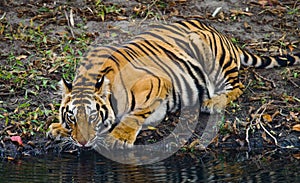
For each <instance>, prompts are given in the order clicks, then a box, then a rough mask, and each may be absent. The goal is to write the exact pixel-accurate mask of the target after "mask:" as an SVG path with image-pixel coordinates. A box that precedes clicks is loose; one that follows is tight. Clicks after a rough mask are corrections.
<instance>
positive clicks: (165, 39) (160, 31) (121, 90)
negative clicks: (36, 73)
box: [49, 20, 300, 147]
mask: <svg viewBox="0 0 300 183" xmlns="http://www.w3.org/2000/svg"><path fill="white" fill-rule="evenodd" d="M299 63H300V53H296V54H294V55H282V56H279V55H278V56H269V57H268V56H258V55H256V54H252V53H250V52H247V51H245V50H242V49H240V48H239V47H238V46H236V45H235V44H233V43H232V42H231V41H230V39H228V38H227V37H226V36H225V35H223V34H222V33H220V32H218V31H217V30H216V29H215V28H213V27H211V26H209V25H207V24H205V23H203V22H201V21H200V20H185V21H179V22H176V23H172V24H162V25H157V26H154V27H153V28H152V29H150V30H148V31H145V32H144V33H141V34H139V35H137V36H136V37H135V38H133V39H132V40H131V41H129V42H127V43H125V44H123V45H120V46H105V47H93V48H92V49H91V50H90V51H89V52H88V53H86V55H85V56H84V57H83V59H82V60H81V63H80V65H79V67H78V69H77V72H76V75H75V79H74V81H73V82H72V83H71V82H68V81H66V80H64V79H62V81H61V86H62V101H61V106H60V109H59V123H52V124H51V125H50V127H49V134H51V135H52V136H53V137H60V136H62V137H68V138H69V137H70V138H69V139H71V141H72V143H73V144H75V145H76V146H79V147H93V146H94V145H95V142H96V140H97V138H98V136H99V135H101V134H102V133H104V132H107V133H108V135H107V136H106V138H105V139H106V142H107V143H108V144H109V145H112V146H114V145H116V146H128V147H131V146H133V144H134V142H135V140H136V137H137V135H138V133H139V131H140V130H141V128H142V126H143V125H145V124H151V123H154V122H157V121H161V120H163V119H164V117H165V116H166V114H167V113H168V112H172V111H175V110H177V109H178V108H179V107H180V106H182V105H193V104H196V103H197V102H199V108H201V110H202V111H204V112H209V113H214V112H217V111H220V110H222V109H224V108H225V107H226V105H227V104H228V103H230V102H231V101H233V100H236V99H237V98H238V97H239V96H240V95H241V94H242V90H243V84H242V83H241V82H240V81H239V69H240V68H241V65H243V66H253V67H256V68H273V67H281V66H291V65H295V64H299Z"/></svg>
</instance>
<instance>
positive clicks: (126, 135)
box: [103, 126, 136, 149]
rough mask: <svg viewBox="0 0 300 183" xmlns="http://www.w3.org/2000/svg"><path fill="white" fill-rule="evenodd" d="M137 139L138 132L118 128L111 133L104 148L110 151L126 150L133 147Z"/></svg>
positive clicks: (105, 141)
mask: <svg viewBox="0 0 300 183" xmlns="http://www.w3.org/2000/svg"><path fill="white" fill-rule="evenodd" d="M135 139H136V132H135V131H134V130H128V129H127V130H126V131H125V130H124V129H122V128H119V127H118V126H117V127H116V128H115V129H114V130H113V131H112V132H111V133H109V134H108V135H107V136H106V138H105V140H104V143H103V144H104V146H105V147H106V148H108V149H124V148H131V147H133V143H134V142H135Z"/></svg>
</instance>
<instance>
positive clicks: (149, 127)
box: [147, 126, 156, 130]
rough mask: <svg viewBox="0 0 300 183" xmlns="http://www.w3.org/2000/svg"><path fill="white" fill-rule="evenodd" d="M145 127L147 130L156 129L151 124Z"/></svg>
mask: <svg viewBox="0 0 300 183" xmlns="http://www.w3.org/2000/svg"><path fill="white" fill-rule="evenodd" d="M147 128H148V130H156V128H155V127H153V126H148V127H147Z"/></svg>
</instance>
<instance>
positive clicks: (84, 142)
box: [78, 140, 87, 147]
mask: <svg viewBox="0 0 300 183" xmlns="http://www.w3.org/2000/svg"><path fill="white" fill-rule="evenodd" d="M78 143H79V144H80V145H82V147H85V145H86V144H87V141H86V140H80V141H78Z"/></svg>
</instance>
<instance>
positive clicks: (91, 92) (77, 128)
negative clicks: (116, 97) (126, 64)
mask: <svg viewBox="0 0 300 183" xmlns="http://www.w3.org/2000/svg"><path fill="white" fill-rule="evenodd" d="M61 86H62V102H61V106H60V109H59V116H60V123H61V124H63V125H64V126H65V128H67V129H69V130H70V139H71V141H72V143H73V144H75V145H77V146H79V147H91V146H93V145H94V143H95V140H96V138H97V135H99V134H101V133H105V132H107V131H109V129H110V128H111V127H112V123H114V121H115V114H114V112H113V109H112V107H111V104H110V83H109V80H108V79H106V78H105V77H102V78H100V79H99V80H98V81H97V82H96V83H95V84H93V85H91V83H90V82H88V81H82V82H81V84H76V83H75V84H74V86H73V85H72V83H69V82H67V81H66V80H64V79H62V81H61Z"/></svg>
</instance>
